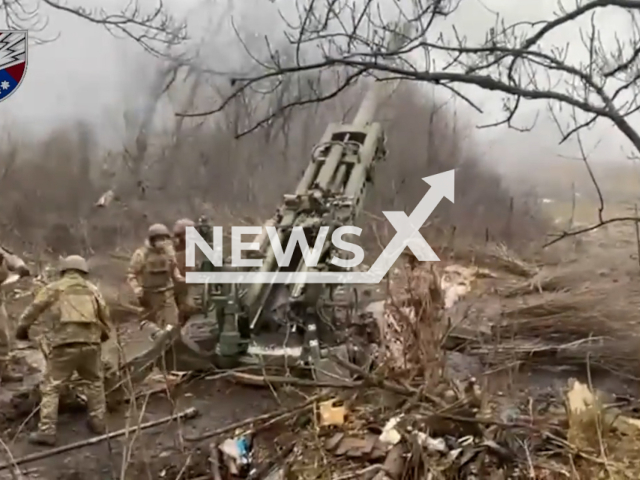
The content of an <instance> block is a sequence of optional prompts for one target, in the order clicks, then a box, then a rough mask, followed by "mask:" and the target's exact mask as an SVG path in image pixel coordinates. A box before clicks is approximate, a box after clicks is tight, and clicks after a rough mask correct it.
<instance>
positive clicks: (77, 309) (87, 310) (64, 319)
mask: <svg viewBox="0 0 640 480" xmlns="http://www.w3.org/2000/svg"><path fill="white" fill-rule="evenodd" d="M96 302H97V300H96V297H95V295H94V293H93V291H92V290H91V288H89V286H88V285H87V284H86V283H85V282H83V281H82V280H78V281H77V282H73V283H68V284H66V285H65V286H64V288H63V289H61V290H60V296H59V298H58V307H59V309H60V322H61V323H96V322H97V321H98V320H97V309H98V305H97V303H96Z"/></svg>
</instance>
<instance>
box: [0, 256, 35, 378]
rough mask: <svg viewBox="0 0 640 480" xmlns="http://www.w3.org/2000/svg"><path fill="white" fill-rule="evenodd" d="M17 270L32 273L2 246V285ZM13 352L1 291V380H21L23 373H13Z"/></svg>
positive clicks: (22, 272) (23, 273) (20, 272)
mask: <svg viewBox="0 0 640 480" xmlns="http://www.w3.org/2000/svg"><path fill="white" fill-rule="evenodd" d="M13 272H16V273H18V274H19V275H20V276H21V277H26V276H29V275H30V272H29V269H28V268H27V266H26V265H25V263H24V262H23V261H22V259H21V258H19V257H17V256H16V255H12V254H11V253H10V252H9V251H8V250H5V249H4V248H2V247H0V285H2V284H3V283H4V282H5V281H6V280H7V279H8V278H9V276H10V275H11V273H13ZM10 353H11V330H10V325H9V316H8V315H7V310H6V308H5V306H4V303H3V292H0V381H2V382H7V383H9V382H19V381H21V380H22V375H19V374H17V373H13V372H11V370H10V361H9V359H10Z"/></svg>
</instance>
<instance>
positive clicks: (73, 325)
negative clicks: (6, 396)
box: [16, 255, 111, 445]
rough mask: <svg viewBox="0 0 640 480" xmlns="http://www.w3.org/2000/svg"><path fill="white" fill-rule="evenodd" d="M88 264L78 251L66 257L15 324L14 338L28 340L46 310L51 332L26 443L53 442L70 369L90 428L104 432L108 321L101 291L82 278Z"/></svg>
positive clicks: (109, 327)
mask: <svg viewBox="0 0 640 480" xmlns="http://www.w3.org/2000/svg"><path fill="white" fill-rule="evenodd" d="M88 273H89V268H88V266H87V262H86V260H85V259H84V258H82V257H80V256H78V255H71V256H69V257H67V258H65V259H64V260H63V261H62V263H61V265H60V274H61V278H60V279H58V280H56V281H55V282H53V283H50V284H49V285H47V286H46V287H44V288H43V289H42V290H41V291H40V292H39V293H38V294H37V295H36V298H35V300H34V301H33V303H32V304H31V305H30V306H29V307H27V309H26V310H25V311H24V313H23V314H22V316H21V317H20V320H19V322H18V328H17V331H16V338H18V339H19V340H27V339H28V338H29V327H30V326H31V325H32V324H33V323H34V322H35V321H36V320H37V319H38V317H39V316H40V315H41V314H42V313H44V312H45V311H46V310H49V311H50V312H51V313H52V316H51V325H50V329H51V331H49V332H47V333H46V336H47V339H48V341H49V342H50V345H49V346H50V351H49V354H48V358H47V359H46V360H47V367H46V371H45V374H44V378H43V381H42V384H41V385H40V392H41V400H40V423H39V425H38V431H37V432H35V433H32V434H31V435H30V436H29V441H30V442H31V443H35V444H40V445H55V442H56V424H57V421H58V401H59V398H60V390H61V388H62V386H63V385H64V384H65V383H67V382H68V381H69V380H71V377H72V376H73V374H74V372H78V375H79V376H80V378H81V379H82V380H84V382H85V384H86V387H85V390H84V393H85V394H86V397H87V408H88V410H89V422H88V426H89V429H90V430H91V431H92V432H93V433H95V434H102V433H104V431H105V429H106V426H105V413H106V400H105V392H104V380H103V370H102V358H101V348H100V343H101V342H106V341H107V340H108V339H109V336H110V331H111V321H110V319H109V310H108V308H107V305H106V303H105V301H104V298H103V297H102V294H101V293H100V291H99V290H98V287H96V286H95V285H94V284H93V283H91V282H89V281H88V280H87V279H86V275H87V274H88Z"/></svg>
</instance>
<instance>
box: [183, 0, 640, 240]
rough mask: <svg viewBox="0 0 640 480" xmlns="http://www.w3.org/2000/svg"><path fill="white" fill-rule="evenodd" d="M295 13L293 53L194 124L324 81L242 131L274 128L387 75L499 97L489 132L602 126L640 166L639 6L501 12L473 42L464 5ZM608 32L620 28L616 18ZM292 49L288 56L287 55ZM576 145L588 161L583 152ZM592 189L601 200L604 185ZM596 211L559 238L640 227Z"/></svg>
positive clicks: (356, 4) (604, 2) (429, 1)
mask: <svg viewBox="0 0 640 480" xmlns="http://www.w3.org/2000/svg"><path fill="white" fill-rule="evenodd" d="M297 5H299V9H298V13H297V16H298V18H297V19H295V21H294V20H291V19H287V18H285V17H284V16H283V18H284V19H285V22H286V24H287V29H286V33H285V35H286V37H287V40H288V42H289V44H290V46H293V47H294V48H293V50H294V54H288V55H282V54H281V53H280V52H278V51H275V50H272V49H270V50H269V54H268V56H267V57H268V58H266V59H262V58H261V59H260V60H259V63H260V66H261V72H260V73H259V74H247V75H238V78H235V79H234V83H235V84H236V85H237V88H236V89H235V90H234V92H233V93H232V94H231V95H229V97H228V98H226V99H225V100H224V101H222V102H220V103H219V104H218V105H216V106H215V107H213V108H210V109H208V110H205V111H201V112H195V113H189V114H188V115H190V116H203V115H210V114H212V113H215V112H219V111H220V110H222V109H224V108H225V107H226V106H227V105H228V104H230V102H232V100H233V99H234V98H235V97H238V96H241V95H244V93H245V92H247V91H257V90H263V91H268V92H270V93H272V92H277V91H278V90H281V89H284V88H289V84H290V82H291V79H292V78H295V79H300V78H304V79H305V81H306V82H309V81H310V80H309V78H310V76H311V75H315V76H316V80H315V81H314V82H315V83H314V86H317V87H318V88H305V89H299V90H298V91H299V92H301V94H299V95H293V96H292V95H281V96H280V98H282V99H285V101H284V102H279V104H278V108H277V112H274V111H269V112H267V114H266V115H263V116H261V117H258V118H256V119H255V120H254V121H253V122H252V124H251V125H249V126H248V127H247V128H246V130H245V131H243V132H239V135H242V134H244V133H246V132H247V131H252V130H254V129H256V128H258V127H260V126H262V125H265V124H270V123H272V122H273V119H274V117H275V116H277V115H282V114H283V113H285V112H287V111H288V110H290V109H292V108H295V107H297V106H300V105H305V104H309V103H313V102H321V101H324V100H326V99H328V98H332V97H334V96H335V95H337V94H338V93H339V92H340V91H342V90H344V89H345V88H346V87H347V86H348V85H350V84H352V83H353V82H354V81H355V80H356V79H357V78H359V77H362V76H376V77H377V76H381V75H382V74H385V75H386V78H390V79H398V78H400V79H407V80H411V81H419V82H427V83H431V84H435V85H438V86H440V87H442V88H444V89H447V90H449V91H450V92H452V93H453V94H454V95H456V96H457V97H459V98H462V99H463V100H464V101H466V102H467V103H468V104H469V105H471V106H472V107H473V108H474V109H476V110H478V111H481V109H480V108H479V107H478V106H477V105H476V104H475V103H474V102H473V100H472V99H471V98H470V96H469V94H467V91H466V90H465V89H464V88H463V87H464V86H465V85H466V86H475V87H479V88H481V89H484V90H489V91H494V92H499V93H501V94H503V99H502V103H503V112H504V116H503V117H502V118H501V119H499V120H498V121H496V122H493V123H491V124H489V125H482V126H480V127H481V128H484V127H489V126H497V125H506V126H508V127H510V128H515V129H518V130H521V131H522V130H526V129H528V128H531V126H530V125H529V126H524V127H523V126H518V125H517V124H516V120H517V118H516V116H517V113H518V112H519V111H520V109H521V106H522V104H523V103H524V102H525V101H527V100H537V101H542V102H544V103H545V106H546V108H547V110H548V112H549V114H550V115H551V117H552V118H553V119H554V120H555V122H556V124H557V126H558V128H559V129H560V131H561V134H562V142H564V141H566V140H567V139H569V138H571V137H576V138H578V137H577V136H578V135H579V134H580V133H581V132H582V131H585V130H589V129H591V128H593V126H594V125H595V124H596V122H598V121H599V120H605V121H608V122H610V123H611V124H613V125H614V126H615V128H616V129H617V130H619V131H620V132H621V133H622V134H623V135H624V136H625V137H626V138H627V139H628V140H629V142H630V143H631V147H632V153H633V154H634V155H635V156H640V134H639V132H638V131H637V130H636V129H635V128H634V127H633V126H632V123H631V121H630V118H631V117H632V116H633V115H634V114H635V113H636V112H637V111H638V109H640V101H639V100H638V99H639V95H638V94H639V93H640V90H638V87H637V84H638V81H640V59H639V58H640V1H638V0H590V1H585V0H576V1H575V4H574V5H573V7H572V8H570V9H568V8H565V6H564V5H563V4H562V2H560V3H559V7H558V9H559V10H560V13H559V14H556V15H555V16H553V17H552V18H550V19H547V20H542V21H535V22H524V21H522V22H515V23H508V22H506V21H505V20H504V18H503V17H502V16H501V15H500V14H499V13H495V22H494V24H493V26H492V27H490V28H488V29H487V30H486V32H484V35H479V36H477V38H476V39H469V38H468V37H466V36H464V35H462V34H461V33H460V32H459V31H458V30H457V29H456V25H455V23H456V15H457V14H459V13H460V11H461V8H460V7H464V5H462V0H411V1H409V0H407V1H402V0H398V1H396V2H384V1H382V0H304V1H302V2H298V3H297ZM605 9H607V13H609V14H611V15H615V24H616V32H620V35H618V33H616V34H615V35H609V37H610V38H608V39H606V38H603V34H602V31H604V30H606V29H604V30H602V29H600V28H599V25H602V26H604V24H603V23H602V18H601V17H600V15H602V14H603V11H604V10H605ZM389 18H393V21H389V20H388V19H389ZM609 21H610V22H611V21H613V20H612V17H611V16H610V17H609ZM607 25H609V26H610V25H611V23H608V24H607ZM607 28H608V27H607ZM624 30H626V32H624ZM609 31H610V30H609ZM623 34H626V35H625V37H624V38H623V37H622V36H621V35H623ZM392 35H393V36H399V37H401V38H403V42H402V45H401V46H400V47H399V48H397V49H395V50H394V51H386V49H385V47H384V46H385V45H386V44H387V43H388V39H389V37H390V36H392ZM557 35H564V37H565V38H566V37H569V38H574V39H575V40H574V41H573V42H572V43H570V44H569V45H567V46H561V45H558V43H557V41H554V36H557ZM287 50H288V52H287V53H289V52H290V50H291V48H290V47H289V48H288V49H287ZM309 52H310V53H309ZM303 53H306V55H303ZM328 76H331V81H332V84H331V87H330V88H327V85H328V82H326V78H327V77H328ZM320 78H324V79H325V81H324V82H322V81H320V80H319V79H320ZM320 86H323V87H324V88H319V87H320ZM578 141H579V142H580V147H581V150H583V148H582V143H581V142H582V141H581V140H580V139H579V138H578ZM584 160H585V163H586V164H587V166H588V162H587V159H586V158H585V159H584ZM590 173H591V172H590ZM593 180H594V184H595V183H596V182H595V178H594V179H593ZM596 190H597V191H598V195H599V196H600V190H599V188H598V187H597V184H596ZM600 200H601V201H600V208H599V221H598V222H597V223H596V224H594V225H591V226H589V227H588V228H583V229H580V230H574V231H570V232H564V233H563V234H562V235H561V236H560V237H559V238H564V237H566V236H569V235H573V234H577V233H582V232H585V231H588V230H593V229H595V228H598V227H600V226H602V225H604V224H607V223H612V222H619V221H628V220H633V221H636V218H635V217H615V218H608V219H605V218H604V216H603V210H604V206H603V205H604V203H603V202H602V198H600Z"/></svg>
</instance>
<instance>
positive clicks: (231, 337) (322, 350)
mask: <svg viewBox="0 0 640 480" xmlns="http://www.w3.org/2000/svg"><path fill="white" fill-rule="evenodd" d="M399 40H401V39H400V38H399ZM389 84H390V82H380V81H377V82H375V83H374V84H373V85H372V87H371V88H370V90H369V91H368V92H367V94H366V96H365V98H364V100H363V102H362V104H361V106H360V109H359V110H358V112H357V114H356V116H355V118H354V120H353V122H352V123H332V124H330V125H329V126H328V127H327V129H326V131H325V133H324V135H323V137H322V139H321V141H320V142H319V143H318V144H317V145H316V147H315V148H314V149H313V151H312V154H311V160H310V162H309V164H308V166H307V167H306V169H305V171H304V173H303V175H302V179H301V180H300V181H299V183H298V186H297V188H296V190H295V192H294V193H293V194H290V195H285V196H284V201H283V203H282V205H281V206H280V208H279V210H278V212H277V214H276V215H275V217H274V218H273V219H272V220H273V223H272V225H273V226H274V227H275V228H276V231H277V235H278V238H279V240H280V245H281V246H282V250H283V251H287V247H288V243H289V241H290V237H291V232H292V229H293V228H294V227H303V230H304V232H305V237H306V239H307V243H308V245H312V246H313V245H315V244H316V237H317V236H318V233H319V231H320V228H321V227H325V228H326V227H328V229H329V230H328V235H327V238H331V234H332V232H333V231H334V230H335V229H337V228H339V227H341V226H346V225H354V224H355V222H356V220H357V218H358V216H359V214H360V212H361V210H362V208H363V203H364V200H365V197H366V192H367V188H368V186H369V184H370V183H372V181H373V175H374V169H375V166H376V164H377V163H378V162H379V161H382V160H384V159H385V158H386V150H385V137H384V133H383V131H382V127H381V125H380V124H379V123H376V122H373V118H374V114H375V112H376V109H377V106H378V101H379V99H380V97H381V96H382V93H383V92H384V91H385V89H386V87H387V86H388V85H389ZM197 230H198V232H199V233H200V235H201V236H202V237H203V238H205V239H206V238H211V237H210V231H209V226H208V225H207V223H206V221H200V222H199V225H198V227H197ZM260 252H261V255H260V257H261V258H262V260H263V262H262V266H261V267H260V268H259V269H258V271H260V272H312V271H329V270H335V269H336V267H335V266H334V265H332V264H331V262H330V261H329V260H330V259H331V258H332V257H333V256H334V255H335V256H338V257H341V256H342V255H341V252H338V251H337V249H335V247H334V246H333V245H332V244H331V242H325V244H324V245H323V246H322V250H321V253H320V256H319V259H318V262H317V264H316V266H315V267H309V266H308V265H306V263H305V261H304V258H303V255H302V251H301V250H300V247H299V245H298V246H297V247H296V250H295V251H294V254H293V257H292V259H291V262H290V263H289V266H287V267H281V266H279V265H277V262H276V255H275V252H274V250H273V248H272V246H271V244H270V239H269V238H268V237H267V236H266V235H265V236H264V237H263V243H262V244H261V248H260ZM199 270H200V271H209V272H215V271H216V270H218V271H220V270H222V271H225V270H228V268H225V267H221V268H220V267H215V266H214V265H213V264H212V263H211V262H208V261H205V262H202V264H201V265H200V269H199ZM213 278H215V276H214V277H213ZM243 287H245V288H243ZM334 290H335V286H334V285H322V284H315V283H314V284H311V283H305V282H298V283H289V284H273V283H253V284H248V285H241V284H208V285H204V286H202V287H201V295H200V296H199V297H200V300H201V301H200V306H199V308H200V311H199V313H197V314H195V315H194V316H192V317H191V318H190V319H189V321H188V322H187V325H186V326H185V327H184V328H183V329H182V331H181V332H180V331H178V329H177V328H171V327H167V328H165V329H164V330H160V331H158V332H157V333H156V335H155V343H154V345H153V347H152V348H151V349H150V350H148V351H147V352H144V353H143V354H141V355H139V356H138V357H136V358H134V359H132V360H130V361H129V362H128V363H127V365H126V368H127V369H128V370H129V372H130V373H131V374H132V376H133V377H134V378H135V377H138V376H143V375H146V372H148V371H149V369H150V367H152V366H153V365H154V364H157V362H158V361H162V363H163V365H162V367H164V368H166V369H168V370H175V371H193V370H196V371H197V370H208V369H211V368H233V367H236V366H240V365H255V366H258V367H260V368H261V369H264V368H265V367H267V366H270V365H274V366H278V365H279V366H286V367H295V366H302V365H305V366H313V367H314V368H313V369H312V370H313V372H314V374H316V375H317V374H319V373H329V375H330V376H335V375H336V374H337V375H338V376H340V373H339V372H336V368H335V367H336V365H335V364H334V363H333V362H332V361H331V360H330V359H329V357H328V356H327V354H328V353H333V355H332V356H338V357H342V358H343V359H345V360H346V358H345V356H349V353H350V352H349V351H348V349H347V348H346V345H345V344H344V338H340V335H336V334H335V333H336V330H337V331H338V333H339V328H335V322H334V318H331V317H333V315H326V314H323V312H324V307H326V306H327V305H331V304H333V303H334V302H333V301H332V295H333V293H334ZM328 317H329V318H328ZM274 326H276V327H280V328H279V329H280V330H283V329H284V330H285V332H284V335H282V331H280V332H275V334H274V332H273V331H272V330H274V328H273V327H274ZM283 327H284V328H283ZM330 349H337V350H338V351H337V352H335V351H334V352H330ZM159 366H160V365H159ZM332 370H333V372H335V373H333V374H332V373H331V371H332ZM263 371H264V370H263Z"/></svg>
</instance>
